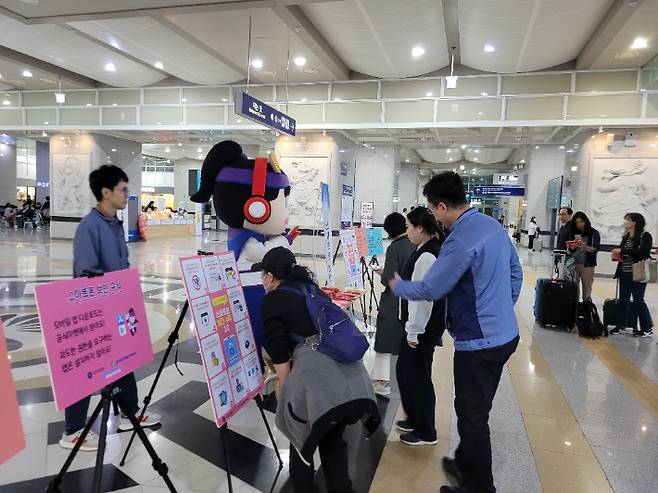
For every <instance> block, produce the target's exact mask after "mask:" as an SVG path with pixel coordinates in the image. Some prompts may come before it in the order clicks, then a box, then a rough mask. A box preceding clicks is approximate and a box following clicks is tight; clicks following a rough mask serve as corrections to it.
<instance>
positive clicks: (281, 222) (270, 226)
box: [243, 190, 288, 236]
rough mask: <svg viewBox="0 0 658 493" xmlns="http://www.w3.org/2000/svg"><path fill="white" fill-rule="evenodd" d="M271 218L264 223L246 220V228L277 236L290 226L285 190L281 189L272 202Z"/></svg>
mask: <svg viewBox="0 0 658 493" xmlns="http://www.w3.org/2000/svg"><path fill="white" fill-rule="evenodd" d="M270 206H271V214H270V218H269V219H268V220H267V221H265V222H264V223H263V224H252V223H250V222H249V221H247V220H245V222H244V226H243V228H244V229H249V230H251V231H255V232H256V233H260V234H262V235H266V236H277V235H280V234H283V232H284V231H285V229H286V228H287V227H288V198H287V197H286V194H285V193H284V191H283V190H279V195H278V196H277V198H276V199H274V200H272V201H271V202H270Z"/></svg>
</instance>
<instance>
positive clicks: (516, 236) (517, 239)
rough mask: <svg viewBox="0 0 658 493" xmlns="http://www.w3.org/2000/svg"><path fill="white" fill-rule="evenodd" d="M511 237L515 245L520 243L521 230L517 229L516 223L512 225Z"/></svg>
mask: <svg viewBox="0 0 658 493" xmlns="http://www.w3.org/2000/svg"><path fill="white" fill-rule="evenodd" d="M512 238H514V241H515V242H516V244H517V245H520V244H521V231H520V230H519V225H518V224H515V225H514V233H512Z"/></svg>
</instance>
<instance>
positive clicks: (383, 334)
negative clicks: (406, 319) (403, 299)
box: [371, 212, 415, 396]
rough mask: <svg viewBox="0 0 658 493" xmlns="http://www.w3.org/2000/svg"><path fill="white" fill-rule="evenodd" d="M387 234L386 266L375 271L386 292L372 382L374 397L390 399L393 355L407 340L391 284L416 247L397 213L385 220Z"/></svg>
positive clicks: (378, 321)
mask: <svg viewBox="0 0 658 493" xmlns="http://www.w3.org/2000/svg"><path fill="white" fill-rule="evenodd" d="M384 230H385V231H386V232H387V233H388V237H389V238H390V239H391V244H390V245H389V246H388V248H387V249H386V259H385V261H384V266H383V267H378V268H377V269H376V270H375V272H377V273H378V274H379V275H380V277H381V281H382V284H383V285H384V291H383V292H382V295H381V298H380V299H379V309H378V311H377V321H376V326H377V331H376V333H375V363H374V365H373V368H372V374H371V378H372V380H373V382H374V387H375V394H377V395H381V396H388V395H390V394H391V384H390V381H391V355H397V354H398V352H399V350H400V345H401V344H402V341H403V340H404V327H403V324H402V322H401V321H400V300H399V299H398V298H397V297H396V296H395V295H394V294H393V293H392V292H391V290H390V288H389V287H388V281H390V280H391V279H393V277H394V276H395V273H396V272H401V271H402V268H403V267H404V266H405V264H406V263H407V260H409V257H411V254H412V253H413V252H414V250H415V247H414V245H413V244H412V243H411V242H410V241H409V238H407V234H406V231H407V225H406V221H405V219H404V216H403V215H402V214H400V213H398V212H394V213H392V214H389V215H388V216H386V219H384Z"/></svg>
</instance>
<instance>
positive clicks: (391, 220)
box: [384, 209, 407, 238]
mask: <svg viewBox="0 0 658 493" xmlns="http://www.w3.org/2000/svg"><path fill="white" fill-rule="evenodd" d="M406 210H407V209H405V211H406ZM406 229H407V225H406V220H405V218H404V216H403V215H402V214H400V213H399V212H393V213H391V214H389V215H388V216H386V219H384V231H386V233H388V236H389V238H395V237H396V236H400V235H401V234H402V233H404V232H405V230H406Z"/></svg>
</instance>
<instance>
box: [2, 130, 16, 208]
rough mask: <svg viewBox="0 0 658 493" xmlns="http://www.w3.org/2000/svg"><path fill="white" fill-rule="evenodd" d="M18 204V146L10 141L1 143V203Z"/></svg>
mask: <svg viewBox="0 0 658 493" xmlns="http://www.w3.org/2000/svg"><path fill="white" fill-rule="evenodd" d="M5 142H6V143H5ZM7 202H11V203H12V204H16V144H15V143H13V142H11V141H10V140H9V139H2V143H0V203H1V204H2V205H4V204H6V203H7Z"/></svg>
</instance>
